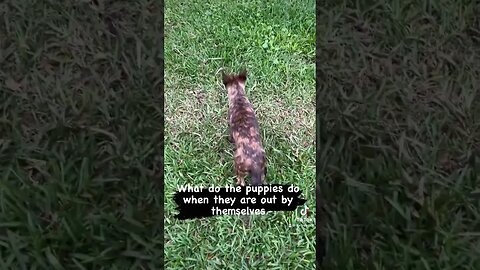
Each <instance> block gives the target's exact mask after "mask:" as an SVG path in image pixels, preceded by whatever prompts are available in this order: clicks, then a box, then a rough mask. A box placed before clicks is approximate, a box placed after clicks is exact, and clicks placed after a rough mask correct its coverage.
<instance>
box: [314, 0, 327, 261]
mask: <svg viewBox="0 0 480 270" xmlns="http://www.w3.org/2000/svg"><path fill="white" fill-rule="evenodd" d="M321 1H322V0H316V5H315V19H316V23H315V40H316V46H315V138H316V142H315V152H316V158H315V164H316V166H315V181H316V185H315V197H316V198H315V203H316V205H315V206H316V207H315V209H316V211H315V221H316V222H315V224H316V239H315V240H316V241H315V243H316V266H317V269H321V266H322V262H323V259H324V257H325V240H324V236H323V233H322V218H321V216H322V214H321V212H322V211H321V210H322V204H321V201H322V198H321V190H320V171H319V168H320V166H319V160H320V129H321V127H320V117H319V116H320V100H319V97H320V95H319V91H320V83H321V72H320V65H319V63H320V60H321V59H320V43H321V36H320V23H321V21H320V7H321Z"/></svg>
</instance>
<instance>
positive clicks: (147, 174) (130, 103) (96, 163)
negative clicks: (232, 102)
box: [0, 0, 163, 269]
mask: <svg viewBox="0 0 480 270" xmlns="http://www.w3.org/2000/svg"><path fill="white" fill-rule="evenodd" d="M92 2H99V3H100V6H96V5H95V4H91V3H90V1H17V0H15V1H2V2H1V3H0V18H2V19H1V20H0V269H155V268H156V269H159V268H160V267H161V261H162V256H163V237H162V212H161V207H162V201H163V198H162V196H161V190H160V188H159V185H157V183H156V181H158V175H159V174H160V172H161V171H160V170H161V166H160V162H161V161H162V160H161V151H160V149H161V148H160V147H161V139H162V132H161V114H162V110H161V105H160V104H161V103H160V93H159V92H158V87H159V83H160V79H161V74H162V68H163V67H162V66H161V65H160V58H159V55H160V51H159V50H160V46H159V38H158V35H159V34H158V33H159V32H160V28H159V26H160V25H161V23H162V22H161V16H160V15H161V8H160V7H158V6H155V4H154V3H155V1H138V2H135V3H127V2H120V1H92Z"/></svg>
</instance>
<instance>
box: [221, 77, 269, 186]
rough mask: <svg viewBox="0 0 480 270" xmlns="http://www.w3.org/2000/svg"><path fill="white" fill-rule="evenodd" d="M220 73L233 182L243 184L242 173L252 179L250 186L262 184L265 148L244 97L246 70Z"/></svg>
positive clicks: (250, 106) (264, 170) (250, 105)
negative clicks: (225, 97)
mask: <svg viewBox="0 0 480 270" xmlns="http://www.w3.org/2000/svg"><path fill="white" fill-rule="evenodd" d="M222 75H223V84H224V85H225V88H227V91H228V119H229V125H230V132H229V140H230V142H232V143H234V144H235V148H236V150H235V159H234V161H235V173H236V175H237V185H241V186H245V176H246V175H247V174H248V175H250V177H251V178H252V184H253V185H261V184H264V183H265V175H266V173H267V168H266V159H265V150H264V149H263V146H262V141H261V138H260V129H259V127H258V122H257V118H256V117H255V112H254V110H253V107H252V104H250V102H249V101H248V98H247V97H246V96H245V81H246V80H247V71H246V70H243V71H242V72H240V73H239V74H237V75H235V74H231V75H226V74H225V73H223V74H222Z"/></svg>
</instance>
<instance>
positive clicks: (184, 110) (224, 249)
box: [165, 0, 315, 270]
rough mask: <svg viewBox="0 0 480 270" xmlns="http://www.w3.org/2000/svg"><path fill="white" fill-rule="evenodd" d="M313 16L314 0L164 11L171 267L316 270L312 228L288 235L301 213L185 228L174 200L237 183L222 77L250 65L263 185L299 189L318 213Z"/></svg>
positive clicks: (171, 5) (173, 4)
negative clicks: (179, 193)
mask: <svg viewBox="0 0 480 270" xmlns="http://www.w3.org/2000/svg"><path fill="white" fill-rule="evenodd" d="M314 12H315V3H314V1H311V0H309V1H301V2H300V1H259V0H249V1H241V2H239V3H233V2H228V1H220V0H210V1H173V0H170V1H167V2H166V3H165V36H166V37H165V241H166V243H165V265H166V268H167V269H236V270H238V269H314V267H315V264H314V260H315V226H314V223H310V224H294V226H293V227H291V228H290V227H289V226H290V225H292V220H293V219H294V218H295V215H296V213H292V212H279V213H270V214H268V215H266V216H255V217H254V218H253V222H252V225H251V227H244V225H243V223H242V221H241V219H240V218H239V217H235V216H222V217H213V218H208V219H201V220H191V221H179V220H176V219H175V218H174V214H176V213H177V211H176V210H175V207H176V206H175V204H174V202H173V200H172V198H173V194H174V193H175V192H176V190H177V187H178V185H185V184H192V185H218V186H224V185H226V184H233V183H234V177H235V176H234V172H233V158H232V155H233V148H232V146H231V145H230V144H229V143H228V141H227V137H226V136H227V127H228V124H227V106H228V105H227V96H226V90H224V88H223V85H222V84H221V81H220V74H219V70H220V69H222V68H225V69H226V71H227V72H232V71H238V70H239V69H241V68H243V67H246V68H247V69H248V70H249V77H248V80H247V95H248V97H249V98H250V100H251V101H252V103H253V106H254V108H255V109H256V112H257V117H258V120H259V123H260V128H261V131H262V134H263V140H264V146H265V148H266V152H267V160H268V175H267V181H268V182H269V183H281V184H295V185H297V186H299V187H300V188H301V189H302V190H303V192H304V197H305V198H306V199H307V205H308V206H309V207H310V208H311V209H312V211H314V210H315V204H314V200H315V192H314V188H315V181H314V178H315V144H314V130H315V129H314V125H315V121H314V108H315V100H314V99H315V72H314V68H315V67H314V59H315V13H314ZM297 214H298V213H297Z"/></svg>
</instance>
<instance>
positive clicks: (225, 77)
mask: <svg viewBox="0 0 480 270" xmlns="http://www.w3.org/2000/svg"><path fill="white" fill-rule="evenodd" d="M222 82H223V84H224V85H227V84H229V83H231V82H232V76H230V75H227V74H225V72H224V71H222Z"/></svg>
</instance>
